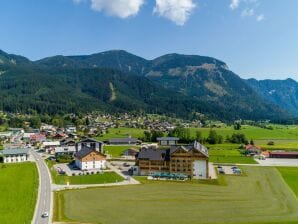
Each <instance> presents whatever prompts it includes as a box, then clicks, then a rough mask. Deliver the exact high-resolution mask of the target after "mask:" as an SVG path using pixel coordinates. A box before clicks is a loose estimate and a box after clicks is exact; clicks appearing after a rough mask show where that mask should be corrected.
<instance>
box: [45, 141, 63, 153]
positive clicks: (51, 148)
mask: <svg viewBox="0 0 298 224" xmlns="http://www.w3.org/2000/svg"><path fill="white" fill-rule="evenodd" d="M59 146H60V142H59V141H50V142H43V143H42V148H44V150H45V152H47V153H49V154H54V153H55V149H56V147H59Z"/></svg>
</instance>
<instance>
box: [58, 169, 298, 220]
mask: <svg viewBox="0 0 298 224" xmlns="http://www.w3.org/2000/svg"><path fill="white" fill-rule="evenodd" d="M241 168H242V169H243V171H244V172H245V174H246V175H245V176H223V178H224V179H225V181H223V182H222V183H224V184H221V182H220V183H218V184H214V183H211V184H208V183H201V182H199V183H195V182H169V181H144V182H143V184H141V185H130V186H121V187H110V188H89V189H81V190H68V191H60V192H57V193H56V194H55V205H56V206H55V214H54V219H55V220H54V221H59V222H64V221H65V222H67V221H70V220H72V221H73V222H78V223H102V224H118V223H119V224H126V223H129V224H138V223H143V224H151V223H159V224H163V223H165V224H168V223H171V224H180V223H200V224H246V223H251V224H266V223H268V224H269V223H271V224H274V223H275V224H281V223H283V224H285V223H288V224H290V223H297V222H298V201H297V199H296V198H295V197H294V194H293V193H292V192H291V191H290V189H289V188H288V187H287V185H286V183H285V182H284V181H283V180H282V177H281V175H280V174H279V171H278V170H277V169H276V168H274V167H241Z"/></svg>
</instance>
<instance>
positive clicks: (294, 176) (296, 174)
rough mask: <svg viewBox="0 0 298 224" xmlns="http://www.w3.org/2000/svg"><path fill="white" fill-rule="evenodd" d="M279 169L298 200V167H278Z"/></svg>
mask: <svg viewBox="0 0 298 224" xmlns="http://www.w3.org/2000/svg"><path fill="white" fill-rule="evenodd" d="M277 169H278V170H279V172H280V173H281V175H282V177H283V178H284V180H285V182H286V183H287V184H288V185H289V187H290V188H291V189H292V190H293V192H294V193H295V194H296V196H297V198H298V167H277Z"/></svg>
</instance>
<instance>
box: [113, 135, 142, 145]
mask: <svg viewBox="0 0 298 224" xmlns="http://www.w3.org/2000/svg"><path fill="white" fill-rule="evenodd" d="M138 142H139V141H138V139H137V138H132V137H128V138H112V139H110V140H109V141H108V143H109V145H136V144H137V143H138Z"/></svg>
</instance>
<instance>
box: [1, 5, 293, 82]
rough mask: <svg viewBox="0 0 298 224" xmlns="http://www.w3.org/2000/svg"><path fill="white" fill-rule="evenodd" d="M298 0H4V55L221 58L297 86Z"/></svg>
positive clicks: (243, 72)
mask: <svg viewBox="0 0 298 224" xmlns="http://www.w3.org/2000/svg"><path fill="white" fill-rule="evenodd" d="M297 10H298V1H297V0H1V1H0V29H1V32H0V49H2V50H4V51H6V52H9V53H15V54H20V55H23V56H26V57H28V58H30V59H32V60H36V59H40V58H43V57H46V56H53V55H57V54H62V55H78V54H90V53H97V52H101V51H105V50H111V49H124V50H127V51H129V52H131V53H134V54H137V55H139V56H142V57H145V58H147V59H153V58H155V57H158V56H160V55H163V54H167V53H174V52H175V53H182V54H197V55H206V56H211V57H216V58H218V59H220V60H223V61H224V62H226V63H227V64H228V66H229V67H230V69H231V70H233V71H234V72H235V73H237V74H239V75H240V76H241V77H244V78H247V77H255V78H257V79H263V78H272V79H285V78H288V77H291V78H294V79H295V80H298V28H297V27H298V13H297Z"/></svg>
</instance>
